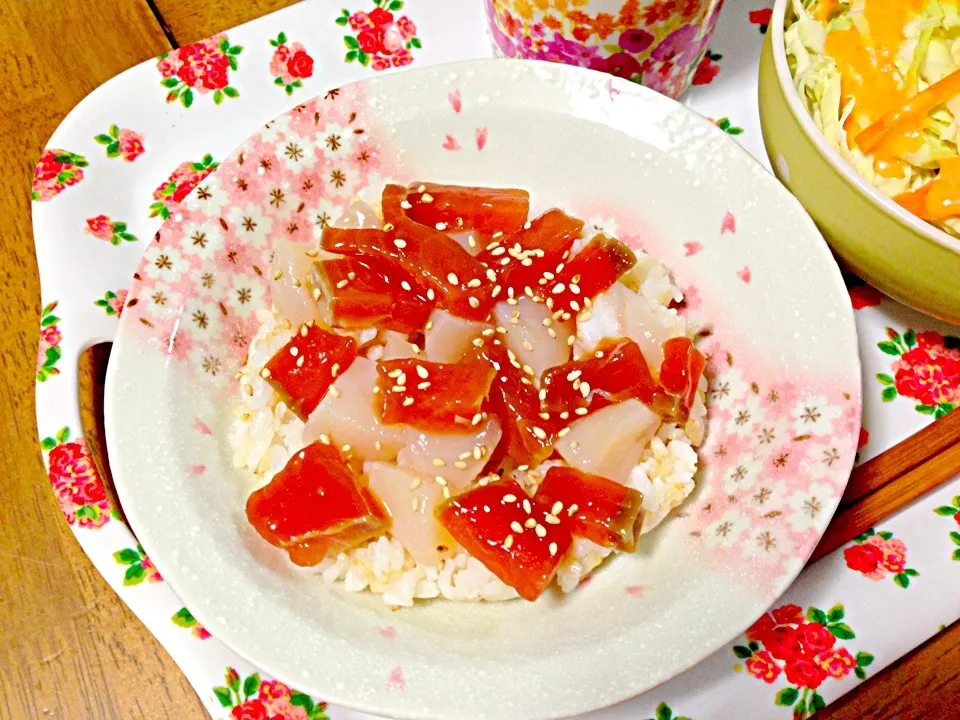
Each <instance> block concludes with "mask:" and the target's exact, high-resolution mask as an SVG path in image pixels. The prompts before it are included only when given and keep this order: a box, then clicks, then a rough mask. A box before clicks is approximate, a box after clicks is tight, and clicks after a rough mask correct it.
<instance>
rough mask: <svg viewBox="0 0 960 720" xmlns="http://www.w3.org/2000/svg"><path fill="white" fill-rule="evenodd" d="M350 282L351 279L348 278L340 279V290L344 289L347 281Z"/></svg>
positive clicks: (338, 285)
mask: <svg viewBox="0 0 960 720" xmlns="http://www.w3.org/2000/svg"><path fill="white" fill-rule="evenodd" d="M348 282H350V281H349V280H347V279H343V280H341V281H339V282H338V283H337V289H338V290H342V289H343V288H345V287H346V286H347V283H348Z"/></svg>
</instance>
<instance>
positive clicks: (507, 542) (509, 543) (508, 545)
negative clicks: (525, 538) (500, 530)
mask: <svg viewBox="0 0 960 720" xmlns="http://www.w3.org/2000/svg"><path fill="white" fill-rule="evenodd" d="M512 546H513V535H507V539H506V540H504V541H503V547H505V548H506V549H507V550H509V549H510V548H511V547H512Z"/></svg>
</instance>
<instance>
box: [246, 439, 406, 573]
mask: <svg viewBox="0 0 960 720" xmlns="http://www.w3.org/2000/svg"><path fill="white" fill-rule="evenodd" d="M246 512H247V520H248V521H249V522H250V524H251V525H253V527H254V529H255V530H256V531H257V533H259V535H260V536H261V537H262V538H263V539H264V540H266V541H267V542H268V543H270V544H271V545H274V546H276V547H280V548H285V549H292V552H290V555H291V559H292V560H293V561H294V562H296V563H297V564H315V562H319V561H320V560H322V559H323V555H325V554H326V552H327V550H328V549H333V548H339V549H346V548H349V547H353V546H355V545H358V544H360V543H362V542H364V541H366V540H370V539H372V538H374V537H377V536H378V535H381V534H383V533H384V532H386V530H387V527H388V524H387V522H386V521H385V519H384V517H383V515H382V511H379V510H378V508H376V507H372V506H371V503H370V502H369V497H368V495H367V494H365V493H364V490H363V488H361V487H360V485H359V483H358V482H357V476H356V475H355V474H354V473H353V471H352V470H351V469H350V468H349V467H348V466H347V464H346V463H345V461H344V459H343V456H342V455H341V454H340V451H339V450H337V448H336V447H334V446H332V445H326V444H324V443H322V442H315V443H313V444H312V445H308V446H307V447H305V448H304V449H303V450H301V451H300V452H298V453H296V454H294V456H293V457H292V458H290V461H289V462H288V463H287V464H286V466H284V468H283V469H282V470H281V471H280V472H278V473H277V474H276V475H274V477H273V479H272V480H271V481H270V482H269V483H268V484H267V485H266V486H265V487H262V488H260V489H259V490H255V491H254V492H253V493H252V494H251V495H250V497H249V498H247V506H246ZM313 561H315V562H313Z"/></svg>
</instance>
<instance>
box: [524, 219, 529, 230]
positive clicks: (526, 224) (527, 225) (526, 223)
mask: <svg viewBox="0 0 960 720" xmlns="http://www.w3.org/2000/svg"><path fill="white" fill-rule="evenodd" d="M523 229H524V230H529V229H530V221H529V220H527V221H526V222H525V223H524V224H523Z"/></svg>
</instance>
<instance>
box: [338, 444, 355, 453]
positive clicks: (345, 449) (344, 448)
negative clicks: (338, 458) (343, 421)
mask: <svg viewBox="0 0 960 720" xmlns="http://www.w3.org/2000/svg"><path fill="white" fill-rule="evenodd" d="M340 450H341V451H343V452H345V453H348V452H350V451H351V450H353V446H352V445H350V443H346V444H345V445H343V446H342V447H341V448H340Z"/></svg>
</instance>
